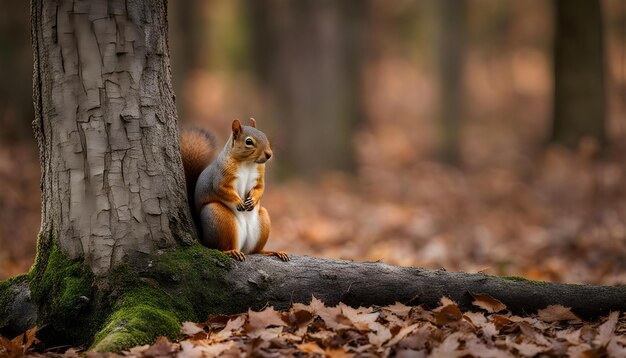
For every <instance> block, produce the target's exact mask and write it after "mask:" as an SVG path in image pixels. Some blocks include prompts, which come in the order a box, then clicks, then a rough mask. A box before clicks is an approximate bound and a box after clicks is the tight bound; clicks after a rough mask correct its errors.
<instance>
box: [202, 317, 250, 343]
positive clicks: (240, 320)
mask: <svg viewBox="0 0 626 358" xmlns="http://www.w3.org/2000/svg"><path fill="white" fill-rule="evenodd" d="M245 322H246V317H245V316H244V315H241V316H238V317H237V318H235V319H230V320H228V322H226V326H225V327H224V329H222V330H221V331H219V332H217V334H215V335H212V336H211V339H212V340H214V341H216V342H219V341H225V340H227V339H228V338H230V336H231V335H232V334H233V332H235V331H237V330H239V329H240V328H241V327H243V324H244V323H245Z"/></svg>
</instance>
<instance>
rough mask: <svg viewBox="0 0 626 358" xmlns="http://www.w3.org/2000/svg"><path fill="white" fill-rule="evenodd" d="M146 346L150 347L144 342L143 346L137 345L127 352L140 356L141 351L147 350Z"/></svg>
mask: <svg viewBox="0 0 626 358" xmlns="http://www.w3.org/2000/svg"><path fill="white" fill-rule="evenodd" d="M148 348H150V345H149V344H144V345H143V346H137V347H133V348H131V349H130V350H129V351H128V353H130V355H132V356H141V355H142V354H143V352H145V351H147V350H148Z"/></svg>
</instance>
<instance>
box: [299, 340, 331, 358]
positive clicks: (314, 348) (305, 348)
mask: <svg viewBox="0 0 626 358" xmlns="http://www.w3.org/2000/svg"><path fill="white" fill-rule="evenodd" d="M296 347H298V350H300V351H301V352H303V353H311V354H320V355H322V356H323V355H324V353H325V352H324V350H323V349H322V348H321V347H320V346H319V345H318V344H317V343H315V342H306V343H302V344H298V345H297V346H296Z"/></svg>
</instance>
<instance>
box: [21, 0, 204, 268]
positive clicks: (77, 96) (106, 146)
mask: <svg viewBox="0 0 626 358" xmlns="http://www.w3.org/2000/svg"><path fill="white" fill-rule="evenodd" d="M32 16H33V19H32V35H33V40H34V42H33V46H34V54H35V70H34V77H35V78H34V101H35V113H36V116H35V121H34V123H33V124H34V129H35V135H36V137H37V139H38V141H39V148H40V158H41V166H42V190H43V193H42V203H43V208H42V225H41V237H40V241H41V242H40V244H39V246H40V249H41V250H40V252H39V255H40V256H39V258H38V259H39V262H37V264H36V265H37V268H38V269H39V270H41V269H43V268H45V261H46V255H47V251H46V250H47V249H46V248H49V247H50V246H51V244H52V240H53V238H56V240H54V244H56V245H58V246H59V248H60V249H61V251H62V252H63V253H64V254H66V255H67V256H69V257H70V258H71V259H78V258H81V259H82V260H84V262H85V263H86V264H87V265H88V266H89V267H90V269H91V271H92V272H93V273H94V274H95V275H96V276H106V275H107V274H108V272H109V270H110V269H111V268H112V267H114V266H115V265H116V264H117V263H119V262H122V261H124V259H125V257H127V256H129V255H152V254H154V253H156V252H157V251H158V250H160V249H165V248H170V247H173V246H175V244H176V240H177V239H179V240H183V241H188V242H191V241H192V240H193V238H192V236H191V235H190V234H189V233H191V232H193V230H192V229H191V228H192V224H191V221H190V216H189V211H188V208H187V204H186V202H187V201H186V200H185V189H184V179H183V176H182V170H181V169H180V168H181V160H180V155H179V151H178V129H177V123H176V122H177V120H176V110H175V107H174V99H173V92H172V89H171V84H170V65H169V57H168V50H167V36H166V35H167V21H166V8H165V2H164V1H157V0H153V1H128V2H125V1H122V0H110V1H104V2H103V1H71V0H58V1H52V0H51V1H48V0H33V2H32Z"/></svg>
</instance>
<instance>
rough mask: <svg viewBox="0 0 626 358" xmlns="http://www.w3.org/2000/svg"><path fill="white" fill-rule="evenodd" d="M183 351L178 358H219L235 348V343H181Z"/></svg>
mask: <svg viewBox="0 0 626 358" xmlns="http://www.w3.org/2000/svg"><path fill="white" fill-rule="evenodd" d="M180 346H181V349H182V350H181V351H180V352H179V353H178V355H177V357H178V358H201V357H202V358H204V357H219V356H220V355H221V354H222V353H223V352H224V351H226V350H229V349H231V348H233V347H235V342H233V341H226V342H222V343H213V344H207V343H204V342H203V341H196V342H195V343H194V342H191V341H183V342H181V343H180Z"/></svg>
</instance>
